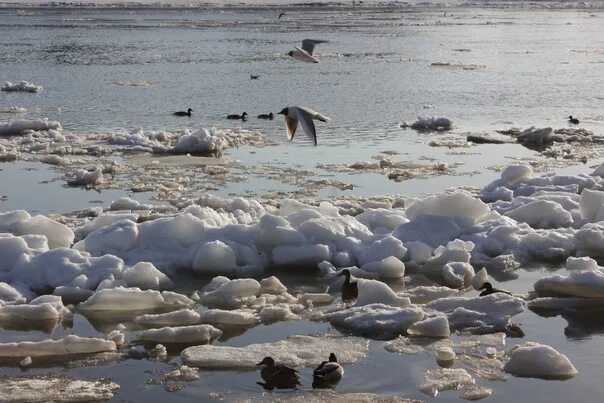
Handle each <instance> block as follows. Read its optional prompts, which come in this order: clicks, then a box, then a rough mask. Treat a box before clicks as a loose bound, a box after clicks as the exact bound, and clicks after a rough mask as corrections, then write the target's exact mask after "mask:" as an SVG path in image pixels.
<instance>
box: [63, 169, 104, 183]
mask: <svg viewBox="0 0 604 403" xmlns="http://www.w3.org/2000/svg"><path fill="white" fill-rule="evenodd" d="M103 180H104V178H103V170H102V168H101V167H97V168H96V169H94V170H92V171H88V170H86V169H78V170H77V171H75V172H74V173H73V177H72V179H70V180H68V181H67V184H68V185H69V186H94V185H97V184H99V183H101V182H103Z"/></svg>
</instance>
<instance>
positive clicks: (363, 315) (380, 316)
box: [317, 304, 424, 337]
mask: <svg viewBox="0 0 604 403" xmlns="http://www.w3.org/2000/svg"><path fill="white" fill-rule="evenodd" d="M317 318H319V319H327V320H329V322H330V323H331V324H332V325H333V326H337V327H342V328H346V329H348V330H351V331H353V332H355V333H360V334H366V335H379V336H381V337H384V335H387V334H397V333H404V332H405V331H406V330H407V328H408V327H409V326H411V324H413V323H415V322H419V321H420V320H422V319H423V318H424V312H423V311H422V309H421V308H419V307H416V306H411V307H408V308H398V307H393V306H389V305H384V304H371V305H364V306H357V307H353V308H349V309H344V310H341V311H336V312H331V313H324V314H320V315H319V316H317Z"/></svg>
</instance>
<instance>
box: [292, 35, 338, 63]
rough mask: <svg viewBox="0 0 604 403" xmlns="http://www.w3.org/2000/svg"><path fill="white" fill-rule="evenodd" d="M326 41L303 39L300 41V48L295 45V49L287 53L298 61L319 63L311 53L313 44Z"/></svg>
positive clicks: (313, 48) (313, 47)
mask: <svg viewBox="0 0 604 403" xmlns="http://www.w3.org/2000/svg"><path fill="white" fill-rule="evenodd" d="M327 42H329V41H325V40H322V39H304V40H303V41H302V49H300V48H299V47H297V46H296V47H295V48H296V50H292V51H290V52H288V53H287V55H288V56H291V57H293V58H294V59H296V60H298V61H300V62H305V63H319V61H318V60H317V59H316V58H315V57H314V56H313V55H312V52H313V51H314V50H315V45H317V44H319V43H327Z"/></svg>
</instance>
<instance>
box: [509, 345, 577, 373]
mask: <svg viewBox="0 0 604 403" xmlns="http://www.w3.org/2000/svg"><path fill="white" fill-rule="evenodd" d="M503 369H504V371H505V372H508V373H511V374H513V375H516V376H524V377H532V378H546V379H567V378H572V377H574V376H577V375H578V374H579V372H578V371H577V369H576V368H575V367H574V366H573V364H572V363H571V362H570V361H569V360H568V358H567V357H566V356H565V355H564V354H560V353H559V352H558V351H556V350H554V349H553V348H552V347H550V346H547V345H544V344H539V343H531V342H528V343H525V344H523V345H520V346H516V347H514V348H512V349H511V353H510V358H509V361H508V362H507V363H506V364H505V366H504V368H503Z"/></svg>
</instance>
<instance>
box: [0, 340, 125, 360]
mask: <svg viewBox="0 0 604 403" xmlns="http://www.w3.org/2000/svg"><path fill="white" fill-rule="evenodd" d="M115 350H117V347H116V345H115V343H114V342H112V341H110V340H105V339H100V338H95V337H80V336H75V335H69V336H65V337H64V338H62V339H58V340H51V339H48V340H42V341H21V342H16V343H0V357H27V356H30V357H42V356H53V355H70V354H85V353H98V352H102V351H115Z"/></svg>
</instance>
